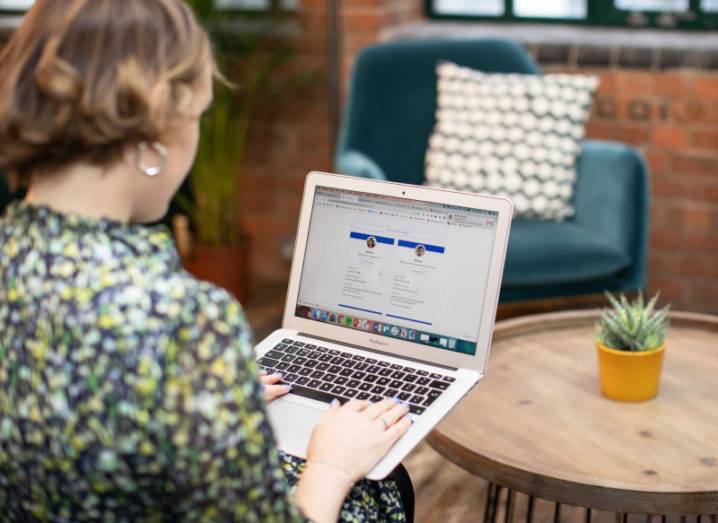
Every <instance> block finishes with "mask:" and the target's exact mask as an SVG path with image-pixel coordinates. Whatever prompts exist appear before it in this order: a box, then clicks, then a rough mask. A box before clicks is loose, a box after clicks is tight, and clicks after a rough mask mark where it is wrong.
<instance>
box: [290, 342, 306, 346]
mask: <svg viewBox="0 0 718 523" xmlns="http://www.w3.org/2000/svg"><path fill="white" fill-rule="evenodd" d="M292 345H296V346H297V347H304V342H303V341H295V342H294V343H293V344H292Z"/></svg>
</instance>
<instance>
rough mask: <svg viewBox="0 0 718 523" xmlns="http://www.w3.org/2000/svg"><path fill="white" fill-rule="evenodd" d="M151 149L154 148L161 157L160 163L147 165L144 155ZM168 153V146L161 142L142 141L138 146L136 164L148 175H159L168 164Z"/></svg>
mask: <svg viewBox="0 0 718 523" xmlns="http://www.w3.org/2000/svg"><path fill="white" fill-rule="evenodd" d="M149 149H152V150H153V151H154V152H155V153H157V155H158V156H159V157H160V162H159V165H151V166H148V165H145V163H144V160H143V156H144V155H145V153H146V152H147V151H148V150H149ZM167 154H168V153H167V147H165V146H164V145H162V144H161V143H159V142H153V143H147V142H140V143H139V145H138V146H137V158H136V160H135V165H136V166H137V169H138V170H139V171H140V172H141V173H142V174H144V175H146V176H157V175H158V174H160V173H161V172H162V171H164V170H165V166H166V165H167Z"/></svg>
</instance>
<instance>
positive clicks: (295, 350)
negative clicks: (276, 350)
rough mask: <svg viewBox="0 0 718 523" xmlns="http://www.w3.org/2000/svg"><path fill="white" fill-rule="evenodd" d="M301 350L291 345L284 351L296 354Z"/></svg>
mask: <svg viewBox="0 0 718 523" xmlns="http://www.w3.org/2000/svg"><path fill="white" fill-rule="evenodd" d="M298 350H299V347H295V346H294V345H291V346H289V347H287V348H286V349H284V352H285V353H287V354H295V353H296V352H297V351H298Z"/></svg>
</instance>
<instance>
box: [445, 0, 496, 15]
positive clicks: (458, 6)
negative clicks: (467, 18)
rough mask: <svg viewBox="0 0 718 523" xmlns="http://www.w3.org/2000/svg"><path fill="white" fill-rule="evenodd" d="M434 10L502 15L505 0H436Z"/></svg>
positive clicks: (455, 13) (457, 13)
mask: <svg viewBox="0 0 718 523" xmlns="http://www.w3.org/2000/svg"><path fill="white" fill-rule="evenodd" d="M434 12H436V13H437V14H442V15H475V16H501V15H503V14H504V0H434Z"/></svg>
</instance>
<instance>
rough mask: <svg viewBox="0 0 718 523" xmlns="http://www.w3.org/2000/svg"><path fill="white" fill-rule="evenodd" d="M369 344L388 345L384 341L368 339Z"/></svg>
mask: <svg viewBox="0 0 718 523" xmlns="http://www.w3.org/2000/svg"><path fill="white" fill-rule="evenodd" d="M369 343H373V344H374V345H389V342H388V341H386V340H379V339H376V338H369Z"/></svg>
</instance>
